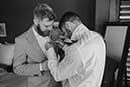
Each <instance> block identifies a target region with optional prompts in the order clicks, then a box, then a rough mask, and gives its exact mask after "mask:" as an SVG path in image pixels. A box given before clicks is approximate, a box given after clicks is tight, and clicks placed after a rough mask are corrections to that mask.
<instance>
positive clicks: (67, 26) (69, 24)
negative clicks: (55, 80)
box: [65, 21, 71, 29]
mask: <svg viewBox="0 0 130 87" xmlns="http://www.w3.org/2000/svg"><path fill="white" fill-rule="evenodd" d="M70 26H71V23H70V22H69V21H68V22H65V27H66V28H67V29H69V28H70Z"/></svg>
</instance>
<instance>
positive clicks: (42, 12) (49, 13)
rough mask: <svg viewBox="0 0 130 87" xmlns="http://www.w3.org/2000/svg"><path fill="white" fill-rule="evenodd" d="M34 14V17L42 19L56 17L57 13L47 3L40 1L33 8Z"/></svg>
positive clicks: (53, 18)
mask: <svg viewBox="0 0 130 87" xmlns="http://www.w3.org/2000/svg"><path fill="white" fill-rule="evenodd" d="M33 15H34V17H37V18H39V19H40V20H42V19H43V18H46V17H47V18H49V20H55V19H56V15H55V13H54V11H53V9H52V8H51V7H50V6H49V5H47V4H45V3H38V5H37V6H36V7H35V9H34V10H33Z"/></svg>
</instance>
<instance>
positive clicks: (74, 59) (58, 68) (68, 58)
mask: <svg viewBox="0 0 130 87" xmlns="http://www.w3.org/2000/svg"><path fill="white" fill-rule="evenodd" d="M67 53H68V54H65V57H64V59H63V60H62V61H61V62H60V63H58V60H57V58H56V55H55V53H54V49H53V48H50V49H49V50H48V51H47V56H48V68H49V70H50V71H51V74H52V75H53V77H54V79H55V80H56V81H61V80H65V79H68V78H70V77H72V76H74V75H75V74H77V70H78V69H79V67H81V65H82V63H81V61H80V60H79V58H80V57H81V56H80V54H79V52H78V50H76V49H75V48H74V49H71V50H68V52H67Z"/></svg>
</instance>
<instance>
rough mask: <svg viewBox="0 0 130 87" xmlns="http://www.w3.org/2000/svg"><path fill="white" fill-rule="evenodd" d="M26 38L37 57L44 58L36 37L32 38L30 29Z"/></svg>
mask: <svg viewBox="0 0 130 87" xmlns="http://www.w3.org/2000/svg"><path fill="white" fill-rule="evenodd" d="M26 38H27V39H28V41H29V43H30V45H31V46H32V47H33V48H34V50H35V51H36V53H37V54H38V55H39V56H45V55H44V53H43V51H42V49H41V47H40V45H39V44H38V41H37V39H36V37H35V36H34V33H33V30H32V28H30V29H29V31H28V34H27V35H26Z"/></svg>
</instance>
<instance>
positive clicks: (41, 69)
mask: <svg viewBox="0 0 130 87" xmlns="http://www.w3.org/2000/svg"><path fill="white" fill-rule="evenodd" d="M39 67H40V71H43V68H42V64H41V63H40V64H39Z"/></svg>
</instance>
